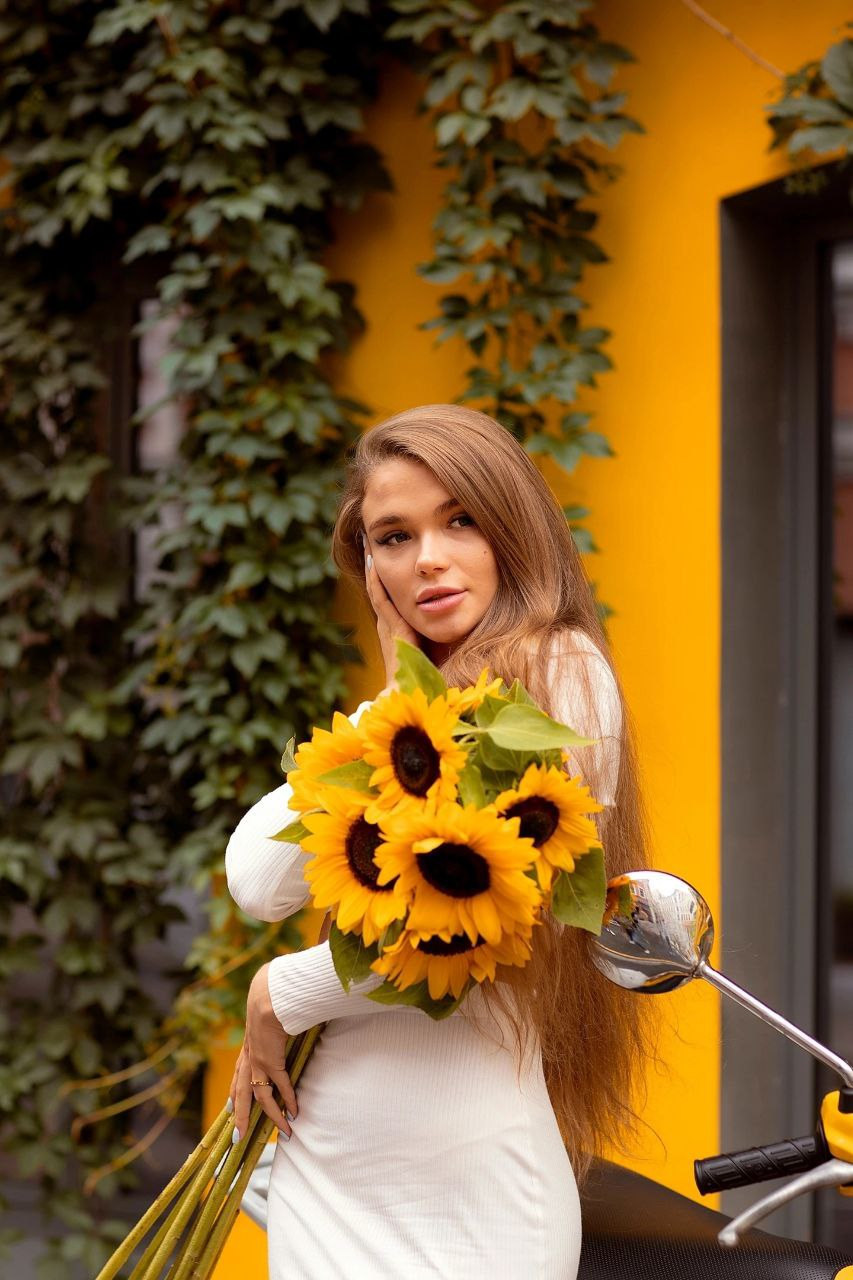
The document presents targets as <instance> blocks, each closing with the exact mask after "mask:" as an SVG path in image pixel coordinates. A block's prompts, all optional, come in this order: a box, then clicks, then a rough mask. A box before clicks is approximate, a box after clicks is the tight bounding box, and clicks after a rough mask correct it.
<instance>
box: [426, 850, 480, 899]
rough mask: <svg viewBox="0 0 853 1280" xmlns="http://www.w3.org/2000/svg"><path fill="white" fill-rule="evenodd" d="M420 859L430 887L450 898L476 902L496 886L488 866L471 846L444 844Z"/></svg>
mask: <svg viewBox="0 0 853 1280" xmlns="http://www.w3.org/2000/svg"><path fill="white" fill-rule="evenodd" d="M416 857H417V862H418V869H419V870H420V873H421V875H422V876H423V878H424V880H426V882H427V884H431V885H432V887H433V889H437V890H438V892H439V893H446V894H447V896H448V897H449V898H473V897H474V895H475V894H477V893H485V892H486V890H487V889H488V887H489V885H490V884H491V882H492V880H491V876H490V874H489V864H488V862H487V861H486V859H485V858H484V857H483V856H482V854H479V853H477V852H475V850H474V849H471V848H470V847H469V846H468V845H467V844H451V843H448V844H440V845H439V846H438V847H437V848H436V849H433V850H432V852H431V853H419V854H417V855H416Z"/></svg>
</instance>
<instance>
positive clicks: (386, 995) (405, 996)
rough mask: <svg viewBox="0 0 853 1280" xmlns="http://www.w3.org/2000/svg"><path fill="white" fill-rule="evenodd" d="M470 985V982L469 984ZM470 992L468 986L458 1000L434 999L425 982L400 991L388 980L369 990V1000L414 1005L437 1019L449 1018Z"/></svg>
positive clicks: (378, 1002) (449, 997)
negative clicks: (373, 989)
mask: <svg viewBox="0 0 853 1280" xmlns="http://www.w3.org/2000/svg"><path fill="white" fill-rule="evenodd" d="M469 985H470V984H469ZM467 994H468V987H467V986H466V987H465V989H464V990H463V992H462V995H461V996H460V997H459V999H458V1000H454V999H453V997H452V996H444V997H443V998H442V999H441V1000H433V998H432V996H431V995H430V993H429V987H428V986H427V984H426V983H425V982H416V983H415V985H414V986H412V987H406V990H405V991H398V990H397V988H396V987H395V986H394V984H393V982H389V981H388V980H387V978H386V980H385V981H384V982H383V983H382V986H381V987H377V988H376V990H375V991H368V992H367V998H368V1000H375V1001H376V1003H377V1004H406V1005H413V1006H414V1007H415V1008H417V1009H423V1011H424V1013H427V1014H429V1016H430V1017H431V1018H433V1019H435V1021H437V1022H438V1021H440V1020H441V1019H442V1018H449V1017H450V1015H451V1013H453V1012H454V1011H455V1010H456V1009H458V1008H459V1006H460V1004H461V1003H462V1001H463V1000H464V999H465V996H466V995H467Z"/></svg>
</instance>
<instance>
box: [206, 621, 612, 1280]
mask: <svg viewBox="0 0 853 1280" xmlns="http://www.w3.org/2000/svg"><path fill="white" fill-rule="evenodd" d="M582 642H583V645H584V647H585V652H583V653H582V654H579V655H578V656H569V657H566V656H558V657H556V658H553V659H552V667H551V672H552V680H553V684H552V687H553V689H554V692H555V716H557V717H558V718H560V719H562V720H563V721H564V723H567V724H569V725H571V726H572V727H573V728H575V729H577V730H578V731H579V732H581V733H583V734H584V736H590V737H591V736H593V735H595V736H599V734H600V742H599V743H598V744H597V745H596V746H595V747H588V748H585V749H584V751H583V753H582V754H581V753H580V752H579V753H578V756H577V763H578V767H579V768H580V769H581V770H582V772H583V773H584V774H585V776H586V777H587V778H588V779H589V780H590V781H592V777H593V776H594V775H597V781H596V785H595V787H594V790H595V794H596V795H597V797H598V799H599V800H600V801H601V802H602V803H604V804H612V803H613V798H614V795H615V790H616V779H617V775H618V768H619V750H618V744H619V734H620V728H621V719H620V708H619V700H618V695H617V692H616V686H615V683H614V681H613V677H612V675H611V674H610V670H609V668H608V666H607V664H606V662H605V661H604V659H603V658H602V657H601V655H600V654H599V653H598V651H597V650H594V649H590V647H589V646H590V641H589V640H588V639H586V637H582ZM579 662H583V663H585V664H586V665H587V670H588V672H589V674H590V677H591V685H592V688H593V697H594V709H593V711H592V717H591V715H590V711H589V704H588V702H587V700H586V699H585V698H584V696H583V691H582V689H581V686H580V684H579V683H578V679H577V671H578V666H577V664H578V663H579ZM369 705H370V704H369V703H362V705H361V706H360V707H359V708H358V709H357V710H356V711H355V712H354V713H353V715H352V717H351V719H352V720H353V721H355V720H356V719H357V718H358V716H360V715H361V713H362V712H363V711H364V710H365V708H366V707H368V706H369ZM596 720H597V723H595V721H596ZM591 753H592V754H593V755H594V757H595V758H594V761H593V760H591V759H590V754H591ZM593 765H594V767H592V768H591V767H590V766H593ZM289 797H290V787H289V786H287V785H286V784H285V785H284V786H281V787H278V788H277V789H276V790H275V791H272V792H270V793H269V795H266V796H264V797H263V799H261V800H259V801H258V803H257V804H255V805H254V806H253V807H252V808H251V809H250V810H249V812H248V813H247V814H246V815H245V816H244V818H243V819H242V821H241V822H240V824H239V826H238V827H237V829H236V831H235V832H234V834H233V836H232V837H231V839H230V841H229V843H228V848H227V851H226V871H227V877H228V887H229V889H230V891H231V894H232V896H233V897H234V899H235V901H236V902H237V903H238V904H239V905H240V906H241V907H242V908H243V910H244V911H246V912H248V914H249V915H252V916H255V917H256V918H258V919H260V920H270V921H273V920H283V919H284V918H285V917H286V916H289V915H291V914H292V913H293V912H294V911H297V910H298V909H299V908H300V907H302V906H304V905H305V904H306V902H307V901H308V889H307V886H306V884H305V881H304V879H303V875H302V869H303V866H304V864H305V861H306V860H307V856H308V855H306V854H304V853H303V851H302V850H301V849H300V848H299V846H297V845H287V844H281V843H278V842H276V841H274V840H271V839H270V836H271V835H272V834H274V833H275V832H276V831H279V830H281V828H282V826H284V825H285V824H286V823H287V822H288V821H289V820H292V817H293V815H292V813H291V811H289V810H288V807H287V804H288V800H289ZM379 982H380V979H379V978H378V977H377V978H376V979H368V980H367V981H366V982H363V983H361V984H358V985H357V986H354V987H353V988H351V990H350V992H349V993H345V992H344V991H343V989H342V988H341V985H340V982H339V981H338V978H337V975H336V974H335V970H334V966H333V964H332V959H331V955H330V952H329V946H328V943H324V944H322V945H320V946H314V947H309V948H308V949H306V950H305V951H301V952H298V953H296V954H287V955H282V956H278V957H276V958H275V959H274V960H273V961H272V964H271V966H270V970H269V990H270V996H271V998H272V1003H273V1008H274V1009H275V1012H276V1015H277V1016H278V1018H279V1020H280V1021H281V1023H282V1025H283V1026H284V1027H285V1028H286V1030H287V1031H288V1032H290V1033H291V1034H296V1033H298V1032H300V1031H302V1030H304V1029H305V1028H307V1027H310V1026H313V1025H314V1024H315V1023H317V1022H326V1023H327V1026H326V1028H325V1030H324V1031H323V1034H322V1035H321V1037H320V1039H319V1041H318V1042H317V1045H316V1047H315V1049H314V1053H313V1056H312V1058H311V1060H310V1062H309V1064H308V1066H307V1067H306V1069H305V1071H304V1073H303V1075H302V1077H301V1079H300V1082H299V1115H298V1117H297V1119H296V1121H295V1123H294V1125H293V1137H292V1138H291V1140H290V1141H289V1142H287V1141H285V1139H284V1137H283V1135H280V1136H279V1139H278V1143H277V1149H276V1153H275V1158H274V1161H273V1166H272V1173H271V1178H270V1187H269V1197H268V1239H269V1275H270V1280H330V1278H331V1277H335V1276H346V1277H347V1280H420V1278H421V1277H428V1276H429V1277H436V1278H437V1277H440V1278H441V1280H573V1278H574V1277H575V1275H576V1272H577V1265H578V1256H579V1253H580V1241H581V1221H580V1208H579V1203H578V1194H577V1188H576V1185H575V1179H574V1174H573V1172H572V1168H571V1165H570V1164H569V1160H568V1157H567V1155H566V1152H565V1148H564V1146H563V1143H562V1140H561V1137H560V1133H559V1129H558V1127H557V1121H556V1117H555V1115H554V1111H553V1108H552V1106H551V1102H550V1099H549V1097H548V1092H547V1089H546V1087H545V1080H544V1076H543V1072H542V1063H541V1055H540V1052H539V1050H538V1047H537V1048H536V1049H535V1051H534V1052H533V1054H532V1055H531V1058H530V1060H529V1061H528V1062H526V1063H525V1064H523V1066H522V1070H521V1075H520V1078H519V1074H518V1071H517V1067H516V1062H515V1057H514V1053H513V1048H512V1037H511V1035H510V1034H505V1035H503V1036H502V1035H501V1030H500V1028H499V1027H498V1026H497V1025H496V1023H495V1021H494V1020H493V1018H492V1017H491V1015H489V1014H488V1013H487V1012H486V1009H485V1005H484V1002H483V1000H482V997H481V994H480V992H479V989H475V990H474V991H472V993H471V994H470V995H469V996H468V998H467V999H466V1001H465V1002H464V1004H463V1006H462V1008H461V1009H459V1010H458V1011H457V1012H456V1013H454V1014H452V1015H451V1016H450V1017H449V1018H447V1019H446V1020H444V1021H442V1022H434V1021H433V1020H432V1019H431V1018H429V1017H428V1016H427V1015H426V1014H425V1013H422V1012H421V1011H420V1010H419V1009H413V1008H404V1007H397V1006H387V1005H377V1004H375V1003H373V1001H371V1000H368V999H367V998H366V997H365V995H364V992H365V991H369V990H371V989H372V987H374V986H376V985H378V984H379ZM502 1040H503V1043H501V1041H502Z"/></svg>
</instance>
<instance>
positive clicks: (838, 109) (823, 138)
mask: <svg viewBox="0 0 853 1280" xmlns="http://www.w3.org/2000/svg"><path fill="white" fill-rule="evenodd" d="M851 25H853V24H851ZM767 112H768V116H769V123H770V127H771V129H772V130H773V143H772V146H773V147H782V148H784V149H785V150H786V151H787V153H788V155H789V156H790V157H791V159H792V160H793V161H794V163H795V166H796V167H795V169H794V171H793V173H792V174H791V176H790V177H789V179H788V186H789V187H790V189H791V190H792V191H798V192H808V191H813V190H815V189H816V188H817V187H819V186H820V185H821V184H822V183H823V182H824V181H825V176H824V175H823V174H822V173H821V172H820V171H819V170H815V169H813V168H811V167H810V166H812V165H813V164H814V160H815V157H822V156H827V157H836V156H842V157H844V158H845V159H846V158H847V157H849V156H851V155H853V40H850V39H845V40H842V41H840V42H839V43H838V44H834V45H831V46H830V48H829V49H827V51H826V53H825V54H824V56H823V57H822V58H821V59H820V60H817V61H812V62H807V63H806V64H805V65H804V66H802V67H800V68H799V70H798V71H795V72H793V73H792V74H791V75H789V76H786V77H785V80H784V82H783V86H782V94H781V96H780V97H779V98H778V99H777V100H776V101H774V102H772V103H771V104H770V105H769V106H768V108H767Z"/></svg>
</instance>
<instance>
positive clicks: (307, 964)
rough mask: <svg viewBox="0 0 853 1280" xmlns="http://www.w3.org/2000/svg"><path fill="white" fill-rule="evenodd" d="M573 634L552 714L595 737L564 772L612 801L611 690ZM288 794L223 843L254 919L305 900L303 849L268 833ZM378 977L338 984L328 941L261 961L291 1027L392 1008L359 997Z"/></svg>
mask: <svg viewBox="0 0 853 1280" xmlns="http://www.w3.org/2000/svg"><path fill="white" fill-rule="evenodd" d="M580 641H581V643H580V647H579V648H577V649H572V650H571V651H566V650H565V649H562V648H561V649H559V650H556V651H554V652H552V654H551V655H550V657H549V672H550V679H551V681H552V682H553V683H552V688H553V690H554V694H553V697H554V716H555V718H556V719H558V720H560V721H562V723H564V724H568V725H569V726H570V727H571V728H573V729H575V730H576V731H577V732H578V733H580V734H582V735H583V736H584V737H590V738H595V739H596V740H597V741H596V742H595V743H594V744H593V745H592V746H589V747H583V748H578V749H577V751H576V756H575V757H573V758H572V760H571V761H570V766H571V768H572V772H580V773H582V774H583V776H584V778H585V780H587V781H589V782H590V783H594V784H595V785H593V793H594V795H595V796H596V798H597V799H598V800H599V801H600V803H602V804H604V805H612V804H613V802H614V798H615V794H616V782H617V779H618V773H619V737H620V731H621V708H620V702H619V694H618V690H617V688H616V682H615V680H614V678H613V675H612V673H611V671H610V667H609V666H608V664H607V662H606V660H605V659H604V657H603V655H602V654H601V653H600V652H599V650H598V649H597V648H595V647H594V646H592V644H591V642H590V641H589V640H587V639H586V637H580ZM582 671H583V672H585V675H586V679H584V675H583V674H582ZM368 705H369V703H362V704H361V706H359V707H358V708H357V709H356V711H355V712H353V714H352V716H351V717H350V719H351V720H352V721H353V722H356V721H357V718H358V717H359V716H360V715H361V714H362V712H363V711H364V710H365V709H366V707H367V706H368ZM289 798H290V787H289V786H287V784H285V785H284V786H281V787H277V788H276V790H275V791H271V792H270V793H269V794H268V795H266V796H264V797H263V798H262V799H261V800H259V801H258V802H257V803H256V804H255V805H254V806H253V807H252V808H251V809H250V810H249V811H248V813H246V814H245V816H244V817H243V819H242V820H241V822H240V823H239V825H238V826H237V828H236V830H235V831H234V834H233V835H232V836H231V839H230V840H229V842H228V847H227V849H226V854H225V865H226V875H227V880H228V888H229V891H230V893H231V895H232V897H233V898H234V900H235V902H237V904H238V905H239V906H240V907H242V908H243V910H244V911H246V912H247V914H249V915H252V916H254V917H255V918H257V919H260V920H271V921H272V920H283V919H285V918H286V917H287V916H289V915H292V914H293V913H294V912H295V911H298V910H299V909H300V907H303V906H304V905H305V904H306V903H307V902H308V900H309V892H308V886H307V885H306V883H305V879H304V874H303V871H304V866H305V863H306V861H307V859H308V856H309V855H307V854H305V853H303V851H302V849H301V848H300V847H299V846H298V845H291V844H283V843H281V842H279V841H276V840H272V839H270V836H271V835H273V834H274V833H275V832H276V831H280V830H281V828H282V827H283V826H284V825H285V824H286V823H287V822H288V821H289V820H292V818H291V811H290V810H288V808H287V802H288V800H289ZM293 816H295V815H293ZM381 981H382V979H381V978H380V977H379V975H376V976H373V977H370V978H367V979H365V980H364V981H362V982H359V983H353V984H352V986H351V987H350V990H349V991H348V992H345V991H344V990H343V988H342V987H341V984H340V980H339V979H338V976H337V974H336V972H335V967H334V964H333V962H332V956H331V951H330V949H329V944H328V943H322V944H321V945H318V946H314V947H308V948H306V949H305V950H304V951H299V952H293V953H287V954H285V955H281V956H276V957H275V959H274V960H273V961H272V962H271V964H270V967H269V991H270V998H271V1000H272V1005H273V1009H274V1010H275V1014H276V1016H277V1018H278V1019H279V1021H280V1022H281V1024H282V1026H283V1027H284V1028H285V1030H286V1031H288V1032H289V1033H290V1034H291V1035H297V1034H298V1033H299V1032H300V1031H304V1030H306V1029H307V1028H308V1027H311V1026H313V1025H314V1024H315V1023H318V1022H328V1021H330V1020H331V1019H332V1018H344V1017H350V1016H355V1015H359V1014H365V1013H382V1012H386V1011H388V1012H390V1011H392V1010H397V1011H398V1012H399V1010H400V1007H401V1006H398V1005H384V1004H377V1003H376V1002H375V1001H373V1000H368V999H367V994H368V993H369V992H370V991H372V990H374V989H375V988H376V987H378V986H379V985H381Z"/></svg>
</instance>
